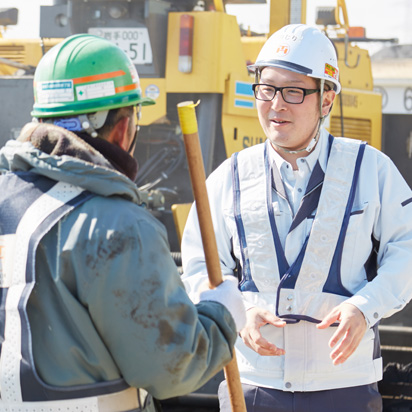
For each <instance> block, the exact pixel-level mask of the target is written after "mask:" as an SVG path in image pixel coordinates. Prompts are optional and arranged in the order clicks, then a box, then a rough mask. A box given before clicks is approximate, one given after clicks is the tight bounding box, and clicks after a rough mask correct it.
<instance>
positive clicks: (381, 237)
mask: <svg viewBox="0 0 412 412" xmlns="http://www.w3.org/2000/svg"><path fill="white" fill-rule="evenodd" d="M251 68H253V69H254V70H255V73H256V84H254V86H253V89H254V93H255V97H256V105H257V110H258V115H259V120H260V123H261V125H262V128H263V130H264V132H265V134H266V136H267V138H268V139H267V141H266V142H265V143H263V144H260V145H256V146H254V147H251V148H248V149H245V150H243V151H241V152H239V153H236V154H234V155H233V156H232V157H231V159H228V160H227V161H225V162H224V163H223V164H222V165H221V166H220V167H219V168H218V169H217V170H216V171H214V172H213V173H212V174H211V176H210V177H209V178H208V182H207V184H208V190H209V199H210V203H211V211H212V216H213V220H214V224H215V229H216V236H217V244H218V250H219V254H220V261H221V267H222V271H223V273H224V274H225V275H230V274H232V275H233V274H235V273H236V274H237V275H238V278H239V289H240V290H241V291H242V293H243V297H244V300H245V305H246V307H247V323H246V326H245V328H243V330H242V331H241V332H240V336H239V338H238V340H237V343H236V350H237V360H238V364H239V369H240V375H241V380H242V384H243V389H244V394H245V398H246V404H247V409H248V411H253V412H261V411H276V412H279V411H282V412H292V411H293V412H347V411H348V410H356V411H362V412H365V411H381V410H382V400H381V396H380V394H379V392H378V387H377V381H379V380H380V379H381V378H382V359H381V356H380V349H379V335H378V330H377V324H378V322H379V320H380V319H381V318H382V317H385V316H390V315H391V314H393V313H394V312H396V311H399V310H401V309H402V308H403V307H404V306H405V305H406V304H407V303H408V301H409V300H410V299H411V297H412V277H411V276H410V267H411V265H412V219H411V216H412V192H411V190H410V188H409V187H408V185H407V184H406V182H405V181H404V179H403V178H402V177H401V175H400V173H399V172H398V170H397V169H396V167H395V166H394V165H393V163H392V162H391V160H390V159H389V158H388V157H387V156H385V155H384V154H382V153H381V152H379V151H378V150H376V149H374V148H372V147H370V146H366V145H365V144H364V143H362V142H360V141H358V140H352V139H345V138H334V137H333V136H331V135H330V134H329V133H328V132H327V131H326V130H325V129H324V128H323V127H322V123H323V120H324V119H325V117H326V116H327V115H328V114H329V112H330V110H331V107H332V104H333V101H334V99H335V97H336V95H337V94H338V93H339V92H340V90H341V86H340V84H339V70H338V66H337V57H336V52H335V49H334V47H333V44H332V43H331V41H330V40H329V39H328V38H327V37H326V36H325V35H324V34H323V33H322V32H321V31H320V30H318V29H317V28H313V27H309V26H306V25H301V24H298V25H288V26H286V27H284V28H282V29H281V30H279V31H278V32H276V33H275V34H273V35H272V36H271V37H270V38H269V39H268V40H267V42H266V43H265V45H264V46H263V48H262V50H261V52H260V54H259V56H258V58H257V61H256V63H255V64H254V65H253V66H251ZM182 252H183V268H184V273H185V275H184V281H185V285H186V288H187V290H188V291H189V294H192V295H195V294H196V292H197V290H198V288H199V284H201V282H202V279H204V277H205V276H206V273H207V272H206V266H205V260H204V255H203V251H202V248H201V240H200V235H199V228H198V225H197V216H196V211H195V209H194V208H192V211H191V213H190V215H189V219H188V222H187V225H186V229H185V233H184V236H183V244H182ZM219 399H220V407H221V411H229V410H230V406H229V401H228V394H227V389H226V382H222V384H221V385H220V388H219Z"/></svg>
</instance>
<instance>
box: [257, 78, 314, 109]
mask: <svg viewBox="0 0 412 412" xmlns="http://www.w3.org/2000/svg"><path fill="white" fill-rule="evenodd" d="M257 86H268V87H271V88H272V89H274V90H275V93H274V94H273V97H272V98H271V99H259V97H257V96H256V87H257ZM252 89H253V94H254V96H255V98H256V99H257V100H261V101H262V102H271V101H272V100H273V99H274V98H275V96H276V93H277V92H280V94H281V95H282V99H283V100H284V101H285V102H286V103H289V104H302V103H303V102H304V100H305V97H306V96H308V95H310V94H313V93H316V92H320V89H305V88H303V87H293V86H286V87H276V86H273V85H272V84H266V83H253V84H252ZM284 89H297V90H301V91H302V92H303V95H302V101H301V102H299V103H295V102H288V101H287V100H286V99H285V96H283V90H284Z"/></svg>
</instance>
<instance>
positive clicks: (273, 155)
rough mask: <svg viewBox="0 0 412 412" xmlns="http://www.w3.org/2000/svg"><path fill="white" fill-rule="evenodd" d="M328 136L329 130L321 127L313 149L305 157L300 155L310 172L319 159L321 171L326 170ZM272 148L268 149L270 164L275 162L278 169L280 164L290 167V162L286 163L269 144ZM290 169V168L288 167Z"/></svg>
mask: <svg viewBox="0 0 412 412" xmlns="http://www.w3.org/2000/svg"><path fill="white" fill-rule="evenodd" d="M328 136H329V132H328V131H327V130H326V129H325V128H323V127H322V128H321V131H320V136H319V141H318V143H317V144H316V146H315V149H314V150H313V151H312V152H311V153H309V154H308V155H307V156H305V157H301V159H304V160H305V161H306V163H307V165H308V167H309V170H310V173H312V171H313V168H314V167H315V165H316V162H317V161H318V160H319V163H320V166H321V168H322V170H323V171H325V170H326V165H327V160H328V141H329V139H328ZM270 147H271V149H272V150H269V156H270V160H271V162H272V164H276V167H277V168H278V170H281V168H282V166H283V167H286V166H287V165H289V167H290V168H291V165H290V163H288V162H287V161H286V160H285V159H284V158H283V157H282V156H280V154H279V153H278V152H277V151H276V150H275V149H274V148H273V146H272V145H271V144H270ZM290 170H292V168H291V169H290Z"/></svg>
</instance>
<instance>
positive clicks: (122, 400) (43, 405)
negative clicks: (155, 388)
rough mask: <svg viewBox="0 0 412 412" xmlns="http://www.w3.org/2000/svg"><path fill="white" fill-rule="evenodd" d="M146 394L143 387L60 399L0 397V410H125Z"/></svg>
mask: <svg viewBox="0 0 412 412" xmlns="http://www.w3.org/2000/svg"><path fill="white" fill-rule="evenodd" d="M138 391H139V392H138ZM146 396H147V392H146V391H145V390H144V389H138V390H137V389H135V388H129V389H126V390H124V391H122V392H117V393H112V394H108V395H101V396H93V397H90V398H79V399H65V400H61V401H44V402H22V403H17V402H16V403H14V402H3V401H2V400H1V399H0V412H61V411H64V412H126V411H131V410H136V409H138V408H142V407H143V404H144V400H145V399H146Z"/></svg>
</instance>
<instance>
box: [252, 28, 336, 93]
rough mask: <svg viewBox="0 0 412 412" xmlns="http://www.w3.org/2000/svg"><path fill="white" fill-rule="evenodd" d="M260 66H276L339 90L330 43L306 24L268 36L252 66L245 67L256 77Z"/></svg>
mask: <svg viewBox="0 0 412 412" xmlns="http://www.w3.org/2000/svg"><path fill="white" fill-rule="evenodd" d="M264 67H279V68H281V69H286V70H290V71H293V72H296V73H301V74H305V75H306V76H309V77H313V78H315V79H323V80H325V82H326V83H328V84H329V85H330V86H331V87H332V88H333V89H334V90H335V92H336V93H339V92H340V90H341V86H340V83H339V69H338V59H337V56H336V51H335V48H334V46H333V44H332V42H331V41H330V40H329V39H328V38H327V37H326V36H325V35H324V34H323V33H322V32H321V31H320V30H319V29H318V28H316V27H311V26H307V25H306V24H290V25H288V26H285V27H283V28H281V29H280V30H278V31H277V32H275V33H274V34H272V36H270V37H269V39H268V40H267V41H266V42H265V44H264V45H263V47H262V49H261V51H260V53H259V55H258V57H257V59H256V62H255V64H253V65H250V66H248V68H249V69H252V70H253V69H254V70H257V71H258V74H260V72H261V70H262V69H263V68H264Z"/></svg>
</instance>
